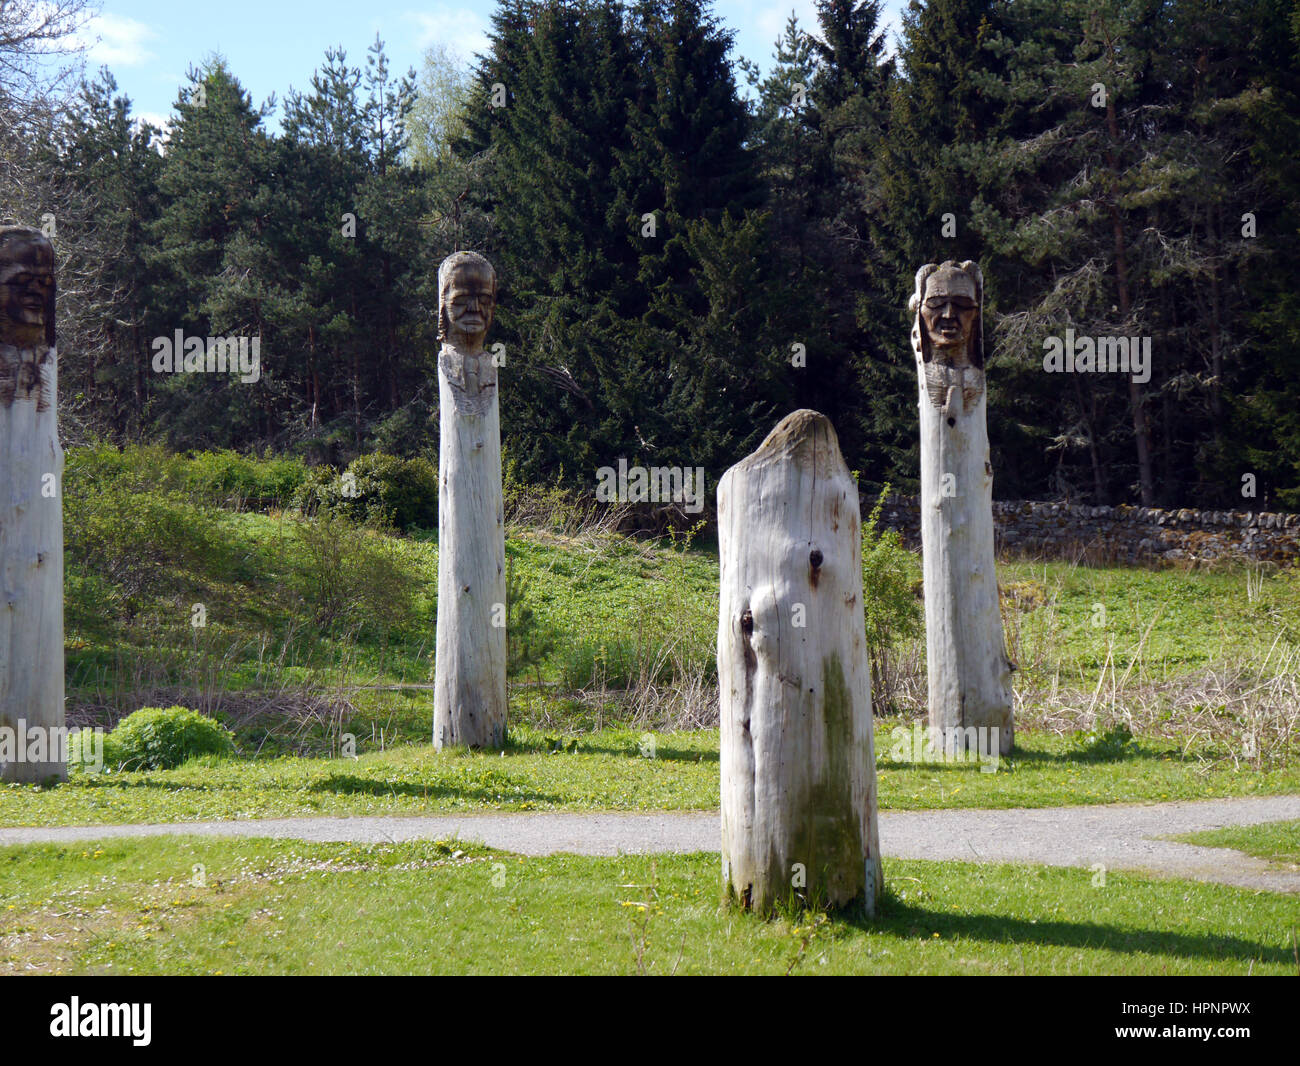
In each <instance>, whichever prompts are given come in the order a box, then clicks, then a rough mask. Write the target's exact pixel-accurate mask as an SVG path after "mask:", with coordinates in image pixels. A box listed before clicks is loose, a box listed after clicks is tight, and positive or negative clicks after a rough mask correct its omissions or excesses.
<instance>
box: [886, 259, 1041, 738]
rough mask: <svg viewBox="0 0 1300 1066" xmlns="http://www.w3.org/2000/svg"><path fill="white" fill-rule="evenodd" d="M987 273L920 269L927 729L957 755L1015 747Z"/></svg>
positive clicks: (917, 332) (913, 306)
mask: <svg viewBox="0 0 1300 1066" xmlns="http://www.w3.org/2000/svg"><path fill="white" fill-rule="evenodd" d="M983 304H984V278H983V275H982V274H981V273H980V268H979V266H978V265H977V264H975V263H972V262H969V261H968V262H965V263H954V262H951V261H949V262H945V263H943V264H940V265H937V266H936V265H935V264H934V263H929V264H927V265H926V266H923V267H922V268H921V269H920V270H918V271H917V272H916V291H915V292H914V293H913V295H912V298H911V300H910V302H909V304H908V307H909V309H910V310H912V311H913V312H915V314H916V318H915V322H914V324H913V326H912V350H913V353H914V354H915V356H916V369H917V374H918V376H919V383H920V402H919V406H920V419H921V553H922V569H923V573H924V585H925V646H926V666H927V673H928V675H929V687H930V699H929V712H930V713H929V717H930V735H931V742H932V743H933V744H936V745H938V744H942V745H943V750H944V751H945V752H949V753H952V754H956V753H957V752H962V751H967V750H969V751H976V750H978V751H980V752H981V753H983V754H986V755H987V754H992V750H993V744H994V743H995V742H996V743H997V746H998V751H999V753H1000V754H1002V755H1006V754H1008V753H1009V752H1010V751H1011V743H1012V739H1013V723H1012V720H1011V672H1012V670H1014V669H1015V667H1014V666H1013V665H1012V663H1011V660H1010V658H1009V657H1008V656H1007V651H1006V641H1005V639H1004V637H1003V633H1002V613H1001V610H1000V608H999V605H998V580H997V571H996V569H995V567H994V559H993V467H992V465H991V464H990V463H989V438H988V427H987V424H986V421H985V402H986V392H985V387H984V329H983V313H984V306H983Z"/></svg>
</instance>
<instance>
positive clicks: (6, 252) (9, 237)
mask: <svg viewBox="0 0 1300 1066" xmlns="http://www.w3.org/2000/svg"><path fill="white" fill-rule="evenodd" d="M53 335H54V248H53V247H52V246H51V244H50V242H49V241H48V240H47V239H46V238H45V237H44V236H43V235H42V234H41V233H40V232H39V231H37V230H29V229H18V228H9V229H3V230H0V343H3V344H11V345H13V346H14V347H16V348H35V347H38V346H40V345H42V344H45V345H47V346H53V344H54V336H53Z"/></svg>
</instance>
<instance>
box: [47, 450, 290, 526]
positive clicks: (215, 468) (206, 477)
mask: <svg viewBox="0 0 1300 1066" xmlns="http://www.w3.org/2000/svg"><path fill="white" fill-rule="evenodd" d="M308 473H309V470H308V468H307V466H306V464H304V463H303V462H302V461H301V460H300V459H289V458H271V457H269V456H268V457H267V458H265V459H258V458H257V457H256V456H245V455H240V454H239V453H238V452H234V451H230V450H229V449H226V450H219V451H209V452H192V453H190V454H188V455H177V454H175V453H174V452H170V451H168V450H167V449H166V448H163V447H161V446H160V445H156V444H140V445H130V446H129V447H126V448H123V449H121V450H119V449H117V448H115V447H114V446H112V445H110V444H94V445H91V446H89V447H85V448H71V449H69V450H68V470H67V475H66V481H67V483H68V485H69V486H70V487H74V488H77V489H80V490H81V491H82V492H83V493H84V492H89V491H100V490H103V489H106V488H112V487H115V486H120V487H121V488H122V489H123V490H124V491H130V492H157V493H162V494H164V495H170V496H175V497H177V498H178V499H183V500H184V501H185V502H187V503H190V504H192V505H195V506H199V507H224V508H232V509H234V510H244V509H245V508H252V509H255V510H267V509H269V508H271V507H282V506H284V505H286V504H287V503H288V502H290V501H291V500H292V499H293V498H294V496H295V494H296V493H297V492H298V490H299V487H300V486H301V485H302V484H303V482H305V481H306V480H307V476H308Z"/></svg>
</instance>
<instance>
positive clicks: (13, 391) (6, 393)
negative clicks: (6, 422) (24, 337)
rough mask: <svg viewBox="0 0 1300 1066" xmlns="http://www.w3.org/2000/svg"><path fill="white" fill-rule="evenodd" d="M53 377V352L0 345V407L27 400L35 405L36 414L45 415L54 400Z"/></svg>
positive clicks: (52, 350) (50, 350)
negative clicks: (44, 412)
mask: <svg viewBox="0 0 1300 1066" xmlns="http://www.w3.org/2000/svg"><path fill="white" fill-rule="evenodd" d="M53 373H54V349H53V348H16V347H14V346H13V345H12V344H0V406H3V407H6V408H7V407H12V406H13V404H14V400H26V401H30V402H35V404H36V410H37V411H38V412H42V411H48V410H49V409H50V403H51V401H52V400H53V399H54V383H53Z"/></svg>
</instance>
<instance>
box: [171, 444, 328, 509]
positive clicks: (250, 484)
mask: <svg viewBox="0 0 1300 1066" xmlns="http://www.w3.org/2000/svg"><path fill="white" fill-rule="evenodd" d="M180 464H181V479H182V483H183V485H184V487H185V488H186V489H187V490H188V491H189V493H190V494H191V496H192V497H193V498H195V499H196V500H198V501H199V502H202V503H206V504H211V505H212V506H216V507H231V508H234V509H236V510H243V509H244V508H245V507H251V508H254V509H256V510H266V509H268V508H270V507H280V506H283V505H285V504H286V503H288V502H289V501H290V500H292V499H293V498H294V495H295V494H296V493H297V491H298V489H299V487H300V486H301V485H302V484H303V483H304V482H305V481H306V480H307V476H308V469H307V466H306V465H305V464H304V463H303V462H302V461H301V460H299V459H278V458H271V457H270V456H268V457H267V458H265V459H258V458H255V457H249V456H244V455H240V454H239V453H238V452H234V451H230V450H229V449H226V450H221V451H209V452H195V453H192V454H191V455H189V456H187V457H185V458H184V459H182V460H181V461H180Z"/></svg>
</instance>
